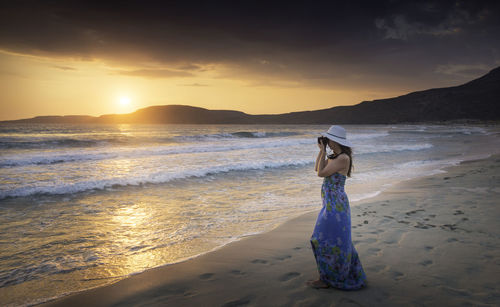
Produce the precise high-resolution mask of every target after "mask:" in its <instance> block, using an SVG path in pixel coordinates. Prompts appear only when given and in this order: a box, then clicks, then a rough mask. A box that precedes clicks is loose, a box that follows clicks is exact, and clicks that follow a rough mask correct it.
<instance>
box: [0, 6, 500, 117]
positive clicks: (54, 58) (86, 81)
mask: <svg viewBox="0 0 500 307" xmlns="http://www.w3.org/2000/svg"><path fill="white" fill-rule="evenodd" d="M498 66H500V1H480V0H478V1H445V0H440V1H396V0H390V1H389V0H386V1H355V0H352V1H325V2H321V1H197V2H194V1H71V0H67V1H50V0H46V1H23V0H16V1H7V0H0V120H8V119H19V118H29V117H33V116H38V115H93V116H98V115H102V114H111V113H128V112H132V111H134V110H136V109H139V108H144V107H147V106H152V105H167V104H182V105H192V106H197V107H203V108H207V109H217V110H222V109H224V110H238V111H243V112H246V113H249V114H278V113H287V112H294V111H305V110H317V109H324V108H331V107H334V106H340V105H353V104H357V103H360V102H362V101H366V100H374V99H381V98H389V97H395V96H399V95H403V94H406V93H408V92H412V91H418V90H425V89H429V88H436V87H447V86H455V85H459V84H462V83H465V82H467V81H469V80H472V79H474V78H477V77H480V76H482V75H484V74H485V73H487V72H488V71H490V70H491V69H493V68H495V67H498Z"/></svg>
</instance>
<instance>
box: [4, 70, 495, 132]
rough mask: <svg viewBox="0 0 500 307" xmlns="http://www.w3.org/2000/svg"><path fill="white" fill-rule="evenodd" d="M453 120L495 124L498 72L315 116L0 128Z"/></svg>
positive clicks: (138, 118) (138, 119)
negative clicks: (465, 81) (492, 121)
mask: <svg viewBox="0 0 500 307" xmlns="http://www.w3.org/2000/svg"><path fill="white" fill-rule="evenodd" d="M453 120H500V67H497V68H495V69H493V70H492V71H490V72H489V73H487V74H486V75H484V76H482V77H480V78H478V79H475V80H472V81H470V82H468V83H465V84H463V85H460V86H453V87H445V88H435V89H429V90H425V91H418V92H413V93H409V94H406V95H403V96H399V97H394V98H387V99H379V100H373V101H363V102H361V103H359V104H357V105H354V106H342V107H333V108H330V109H322V110H316V111H304V112H292V113H285V114H277V115H249V114H246V113H243V112H239V111H229V110H207V109H203V108H198V107H191V106H183V105H165V106H153V107H147V108H143V109H139V110H137V111H135V112H133V113H129V114H109V115H102V116H99V117H93V116H81V115H70V116H37V117H34V118H29V119H20V120H11V121H2V122H0V123H150V124H161V123H164V124H331V123H338V124H393V123H394V124H395V123H415V122H436V121H453Z"/></svg>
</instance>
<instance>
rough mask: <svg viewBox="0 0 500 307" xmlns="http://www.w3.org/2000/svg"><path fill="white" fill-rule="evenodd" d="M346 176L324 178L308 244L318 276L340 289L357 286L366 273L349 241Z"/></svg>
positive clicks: (349, 228)
mask: <svg viewBox="0 0 500 307" xmlns="http://www.w3.org/2000/svg"><path fill="white" fill-rule="evenodd" d="M345 180H346V176H345V175H341V174H339V173H335V174H333V175H331V176H328V177H325V179H324V181H323V186H322V187H321V197H322V198H323V207H322V208H321V211H320V212H319V215H318V219H317V221H316V226H315V227H314V232H313V234H312V236H311V245H312V249H313V252H314V257H315V258H316V264H317V266H318V271H319V277H320V279H321V280H322V281H323V282H324V283H326V284H327V285H329V286H331V287H335V288H339V289H343V290H355V289H360V288H362V287H364V286H365V285H366V275H365V272H364V270H363V267H362V265H361V261H360V259H359V257H358V253H357V252H356V249H355V248H354V245H353V244H352V241H351V209H350V207H349V200H348V198H347V195H346V193H345V191H344V185H345Z"/></svg>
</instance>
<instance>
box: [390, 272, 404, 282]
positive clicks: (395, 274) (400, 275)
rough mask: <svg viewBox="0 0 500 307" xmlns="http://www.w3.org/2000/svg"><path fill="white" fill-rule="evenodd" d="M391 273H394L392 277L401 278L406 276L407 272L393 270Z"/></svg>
mask: <svg viewBox="0 0 500 307" xmlns="http://www.w3.org/2000/svg"><path fill="white" fill-rule="evenodd" d="M391 273H392V278H393V279H395V280H400V279H402V278H403V277H404V276H405V274H403V273H401V272H398V271H392V272H391Z"/></svg>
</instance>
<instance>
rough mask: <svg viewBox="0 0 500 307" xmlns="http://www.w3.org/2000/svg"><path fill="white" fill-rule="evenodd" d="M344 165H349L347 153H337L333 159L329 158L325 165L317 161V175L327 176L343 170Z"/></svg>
mask: <svg viewBox="0 0 500 307" xmlns="http://www.w3.org/2000/svg"><path fill="white" fill-rule="evenodd" d="M346 167H349V156H347V155H345V154H344V155H339V156H338V157H337V158H335V159H331V160H330V161H328V164H327V165H324V163H321V161H320V163H319V167H318V176H319V177H328V176H330V175H332V174H334V173H336V172H338V171H341V170H345V169H346Z"/></svg>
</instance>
